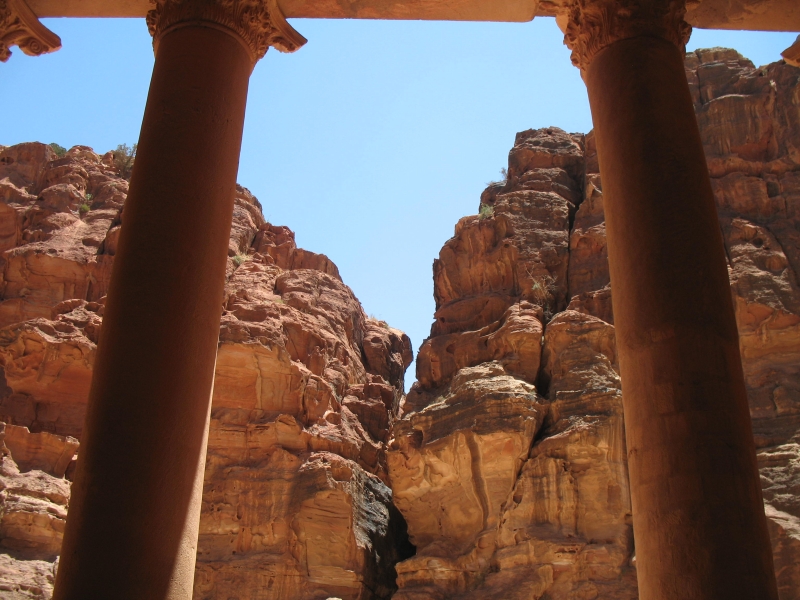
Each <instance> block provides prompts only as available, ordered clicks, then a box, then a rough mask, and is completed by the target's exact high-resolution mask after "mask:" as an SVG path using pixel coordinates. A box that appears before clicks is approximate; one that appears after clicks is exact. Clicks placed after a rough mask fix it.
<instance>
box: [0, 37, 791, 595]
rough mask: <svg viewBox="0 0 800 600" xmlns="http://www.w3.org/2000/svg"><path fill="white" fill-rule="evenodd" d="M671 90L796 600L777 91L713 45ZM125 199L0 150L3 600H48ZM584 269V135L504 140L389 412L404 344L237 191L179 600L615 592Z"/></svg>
mask: <svg viewBox="0 0 800 600" xmlns="http://www.w3.org/2000/svg"><path fill="white" fill-rule="evenodd" d="M686 69H687V77H688V78H689V82H690V86H691V89H692V93H693V97H694V101H695V108H696V110H697V115H698V120H699V123H700V127H701V132H702V135H703V140H704V143H705V146H706V154H707V157H708V162H709V167H710V170H711V174H712V183H713V186H714V190H715V194H716V198H717V202H718V207H719V211H720V227H721V228H722V231H723V233H724V238H725V243H726V251H727V254H728V258H729V268H730V278H731V290H732V294H733V297H734V299H735V303H736V311H737V319H738V324H739V329H740V335H741V348H742V356H743V360H744V367H745V375H746V378H747V385H748V393H749V398H750V404H751V412H752V415H753V419H754V430H755V435H756V443H757V446H758V449H759V460H760V465H761V474H762V483H763V489H764V498H765V507H766V511H767V515H768V517H769V526H770V533H771V535H772V540H773V548H774V555H775V563H776V570H777V574H778V580H779V585H780V588H781V598H782V600H798V599H800V593H798V590H800V384H798V374H799V373H798V371H800V335H799V332H800V288H798V273H800V271H798V269H800V233H799V232H800V209H798V207H799V206H800V113H799V112H798V109H797V106H798V104H800V100H799V99H800V83H799V82H800V69H797V68H794V67H790V66H787V65H785V64H783V63H776V64H773V65H769V66H767V67H763V68H761V69H756V68H754V67H753V65H752V64H751V63H750V62H749V61H747V60H746V59H744V58H742V57H741V56H739V55H738V54H737V53H735V52H734V51H730V50H721V49H713V50H703V51H698V52H696V53H690V54H689V55H687V59H686ZM126 195H127V182H126V181H125V180H124V179H122V178H120V177H118V174H117V172H116V169H115V167H114V161H113V156H111V155H110V154H107V155H105V156H98V155H97V154H95V153H94V152H93V151H91V149H89V148H86V147H75V148H73V149H71V150H70V151H69V152H68V154H67V155H66V156H65V157H62V158H58V157H56V156H55V155H54V154H53V152H52V150H51V149H50V148H49V147H48V146H45V145H43V144H34V143H32V144H21V145H18V146H14V147H10V148H2V147H0V253H2V254H0V256H1V258H0V269H2V273H3V275H2V295H1V296H0V366H1V367H2V373H3V377H4V379H3V381H2V384H3V385H2V386H0V421H2V422H3V423H5V425H0V597H3V598H6V597H7V598H15V599H16V598H49V597H50V595H51V593H52V582H53V576H54V572H55V569H56V568H57V556H58V552H59V548H60V543H61V536H62V532H63V526H64V519H65V516H66V511H67V509H68V505H69V485H70V483H69V482H70V478H71V475H72V473H73V471H74V465H75V461H76V456H77V454H78V453H79V452H80V447H79V440H80V437H81V433H82V431H81V429H82V423H83V416H84V411H85V405H86V398H87V395H88V389H89V384H90V381H91V373H92V365H93V364H94V360H95V353H96V343H97V340H98V333H99V329H100V327H101V326H102V316H103V307H104V300H105V298H104V296H105V291H106V287H107V284H108V279H109V275H110V269H111V267H112V265H113V260H114V254H115V252H116V241H117V239H118V235H119V231H120V227H122V226H124V203H125V198H126ZM605 248H606V241H605V225H604V213H603V191H602V181H601V180H600V176H599V167H598V164H597V156H596V152H595V149H594V140H593V136H592V135H591V134H589V135H582V134H568V133H565V132H563V131H561V130H559V129H556V128H550V129H543V130H535V131H533V130H532V131H526V132H522V133H520V134H518V135H517V139H516V141H515V144H514V147H513V149H512V150H511V153H510V155H509V167H508V178H507V179H506V180H505V181H502V182H498V183H495V184H491V185H490V186H489V187H488V188H487V189H486V191H485V192H484V193H483V194H482V196H481V203H480V207H479V215H478V216H474V217H465V218H464V219H462V220H461V221H459V223H458V224H457V225H456V231H455V236H454V237H453V238H452V239H451V240H449V241H448V242H447V243H446V244H445V246H444V248H443V249H442V251H441V254H440V257H439V259H438V260H437V261H436V262H435V264H434V294H435V300H436V313H435V322H434V324H433V327H432V331H431V337H430V338H429V339H428V340H426V341H425V342H424V343H423V345H422V347H421V348H420V352H419V356H418V361H417V382H416V383H415V384H414V386H413V388H412V390H411V392H410V393H409V394H408V395H407V396H404V395H403V394H402V390H403V376H404V372H405V369H406V367H407V366H408V365H409V364H410V361H411V347H410V342H409V340H408V338H407V337H406V336H405V335H404V334H402V332H400V331H398V330H396V329H392V328H391V327H389V326H388V325H387V324H386V323H383V322H380V321H376V320H374V319H370V318H368V317H366V316H365V315H364V313H363V310H362V309H361V306H360V304H359V303H358V300H357V299H356V298H355V297H354V296H353V294H352V292H351V290H350V289H349V288H348V287H347V286H346V285H344V284H343V283H342V281H341V278H340V276H339V274H338V271H337V269H336V266H335V265H334V264H333V263H332V262H331V261H330V260H328V259H327V258H326V257H324V256H322V255H319V254H314V253H312V252H308V251H304V250H302V249H300V248H297V246H296V244H295V242H294V236H293V234H292V232H291V231H290V230H288V229H287V228H285V227H276V226H273V225H271V224H269V223H266V222H265V221H264V218H263V216H262V213H261V210H260V206H259V204H258V201H257V200H256V199H255V198H254V197H253V196H252V195H251V194H250V193H249V192H248V191H247V190H245V189H244V188H240V189H239V190H238V193H237V198H236V204H235V214H234V225H233V229H232V231H231V239H230V247H229V263H228V280H227V285H226V294H225V304H224V313H223V318H222V324H221V327H220V346H219V356H218V361H217V371H216V381H215V389H214V397H213V409H212V422H211V431H210V436H209V452H208V459H207V464H206V481H205V486H204V498H203V510H202V516H201V524H200V540H199V552H198V563H197V570H196V584H195V597H196V598H199V599H200V598H202V599H208V600H211V599H220V598H254V597H258V598H267V599H270V598H271V599H274V600H279V599H280V600H289V599H300V598H303V599H305V598H320V599H325V598H329V597H338V598H342V599H372V598H389V597H394V598H397V599H415V600H422V599H425V600H428V599H432V600H435V599H437V598H439V599H456V598H458V599H475V600H477V599H479V598H480V599H483V598H496V599H498V600H499V599H503V600H512V599H515V598H518V599H525V600H530V599H536V598H549V599H553V600H557V599H567V598H614V599H615V600H617V599H620V600H624V599H626V598H630V599H634V598H636V597H637V592H636V567H635V548H634V546H633V532H632V528H631V519H630V501H629V490H628V481H627V469H626V451H625V439H624V423H623V417H622V387H621V383H620V379H619V376H618V372H617V360H616V350H615V341H614V326H613V323H614V320H613V314H612V309H611V289H610V285H609V276H608V267H607V254H606V249H605ZM406 528H407V530H406ZM411 543H413V544H414V545H415V546H416V553H415V551H414V546H412V545H411ZM397 587H399V589H397V591H396V592H395V589H396V588H397Z"/></svg>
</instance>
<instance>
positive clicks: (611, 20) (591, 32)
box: [556, 0, 692, 75]
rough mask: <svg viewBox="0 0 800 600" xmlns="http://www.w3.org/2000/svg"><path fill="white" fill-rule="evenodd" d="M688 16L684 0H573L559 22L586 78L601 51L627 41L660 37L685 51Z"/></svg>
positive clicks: (688, 29) (575, 59)
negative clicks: (641, 37)
mask: <svg viewBox="0 0 800 600" xmlns="http://www.w3.org/2000/svg"><path fill="white" fill-rule="evenodd" d="M685 14H686V2H685V0H574V1H573V2H572V3H571V4H570V5H569V7H568V11H567V12H565V13H561V14H560V15H558V16H557V17H556V22H557V23H558V26H559V27H560V28H561V30H562V31H563V32H564V44H566V46H567V47H568V48H569V49H570V50H572V64H573V65H575V66H576V67H578V68H579V69H580V70H581V75H584V74H585V73H586V69H587V68H588V66H589V65H590V64H591V62H592V59H594V57H595V56H596V55H597V53H598V52H600V51H601V50H603V49H604V48H606V47H608V46H609V45H611V44H613V43H614V42H618V41H620V40H624V39H628V38H634V37H639V36H650V37H659V38H662V39H665V40H667V41H669V42H672V43H673V44H675V45H676V46H677V47H678V49H679V50H680V51H681V52H682V53H683V52H685V49H686V42H688V41H689V36H690V35H691V33H692V27H691V25H689V24H688V23H687V22H686V21H684V19H683V18H684V15H685Z"/></svg>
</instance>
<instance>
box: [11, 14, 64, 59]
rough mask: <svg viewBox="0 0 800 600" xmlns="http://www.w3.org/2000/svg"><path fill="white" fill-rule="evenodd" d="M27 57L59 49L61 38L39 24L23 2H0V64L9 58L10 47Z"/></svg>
mask: <svg viewBox="0 0 800 600" xmlns="http://www.w3.org/2000/svg"><path fill="white" fill-rule="evenodd" d="M14 45H16V46H19V48H20V50H22V51H23V52H24V53H25V54H27V55H28V56H39V55H40V54H47V53H48V52H55V51H56V50H58V49H59V48H61V38H59V37H58V36H57V35H56V34H55V33H53V32H52V31H50V30H49V29H48V28H47V27H45V26H44V25H42V24H41V23H40V22H39V19H38V18H36V15H35V14H34V13H33V11H32V10H31V9H30V7H29V6H28V5H27V4H26V3H25V0H0V62H6V61H7V60H8V58H9V57H10V56H11V50H10V48H11V46H14Z"/></svg>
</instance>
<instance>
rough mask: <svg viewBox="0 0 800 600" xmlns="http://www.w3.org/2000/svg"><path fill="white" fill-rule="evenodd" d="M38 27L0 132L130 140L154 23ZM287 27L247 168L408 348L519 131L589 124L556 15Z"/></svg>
mask: <svg viewBox="0 0 800 600" xmlns="http://www.w3.org/2000/svg"><path fill="white" fill-rule="evenodd" d="M45 24H46V25H47V26H48V27H50V28H51V29H53V30H54V31H55V32H56V33H58V34H59V35H60V36H61V38H62V41H63V44H64V47H63V49H62V50H60V51H59V52H57V53H55V54H52V55H48V56H44V57H39V58H30V57H26V56H24V55H23V54H22V52H21V51H19V50H18V49H16V48H14V55H13V56H12V57H11V59H10V60H9V62H8V63H6V64H4V65H2V64H0V97H2V101H3V115H4V118H3V121H2V125H1V126H0V144H4V145H11V144H16V143H19V142H25V141H33V140H38V141H42V142H48V143H49V142H57V143H59V144H61V145H62V146H66V147H70V146H73V145H75V144H85V145H88V146H92V147H93V148H94V149H95V150H97V151H99V152H104V151H106V150H110V149H112V148H115V147H116V146H117V145H118V144H120V143H123V142H124V143H128V144H131V143H133V142H135V141H136V139H137V137H138V132H139V126H140V124H141V118H142V113H143V110H144V103H145V99H146V95H147V87H148V82H149V78H150V71H151V70H152V65H153V53H152V48H151V43H150V37H149V35H148V34H147V28H146V26H145V23H144V20H89V19H86V20H62V19H47V20H46V21H45ZM293 25H294V26H295V28H296V29H297V30H298V31H300V32H301V33H302V34H303V35H304V36H305V37H306V38H308V40H309V42H308V44H307V45H306V46H305V47H304V48H302V49H301V50H300V51H299V52H297V53H295V54H289V55H284V54H280V53H279V52H276V51H274V50H270V52H269V53H268V54H267V56H266V58H265V59H264V60H262V61H261V62H260V63H259V64H258V66H257V67H256V69H255V72H254V74H253V77H252V79H251V86H250V95H249V100H248V109H247V121H246V124H245V133H244V144H243V148H242V157H241V163H240V169H239V182H240V183H241V184H242V185H244V186H246V187H248V188H249V189H250V190H251V191H252V192H253V193H254V194H255V195H256V196H258V198H259V199H260V200H261V203H262V204H263V206H264V213H265V215H266V216H267V218H268V219H269V220H270V221H271V222H273V223H275V224H281V225H288V226H289V227H291V228H292V229H293V230H294V231H295V232H296V234H297V241H298V243H299V245H300V246H302V247H304V248H307V249H309V250H313V251H315V252H322V253H325V254H327V255H328V256H329V257H330V258H331V259H332V260H333V261H334V262H336V264H337V265H338V266H339V269H340V271H341V273H342V277H343V279H344V281H345V283H347V284H348V285H350V286H351V287H352V288H353V290H354V291H355V293H356V295H357V296H358V298H359V299H360V300H361V302H362V304H363V305H364V309H365V310H366V312H367V313H370V314H374V315H375V316H377V317H379V318H381V319H385V320H386V321H388V322H389V323H390V324H391V325H393V326H395V327H399V328H401V329H403V330H404V331H406V332H407V333H408V334H409V335H410V336H411V339H412V342H413V344H414V349H415V353H416V349H417V348H418V347H419V344H420V343H421V342H422V340H423V339H424V338H425V337H426V336H427V335H428V333H429V330H430V324H431V321H432V315H433V310H434V304H433V283H432V278H431V276H432V271H431V266H432V262H433V259H434V258H435V257H436V256H437V255H438V252H439V249H440V248H441V246H442V244H443V243H444V242H445V241H446V240H447V239H448V238H449V237H450V236H451V235H452V234H453V226H454V225H455V223H456V221H457V220H458V219H459V218H460V217H462V216H464V215H468V214H474V213H476V212H477V209H478V201H479V196H480V193H481V191H482V190H483V189H484V186H485V184H486V182H488V181H490V180H492V179H497V178H498V172H499V170H500V168H501V167H503V166H505V165H506V160H507V156H508V151H509V149H510V148H511V145H512V144H513V141H514V134H515V133H516V132H517V131H521V130H524V129H529V128H536V127H545V126H550V125H555V126H558V127H561V128H562V129H566V130H567V131H575V132H587V131H589V130H590V129H591V117H590V114H589V106H588V102H587V99H586V91H585V88H584V86H583V83H582V81H581V79H580V76H579V74H578V71H577V69H575V68H574V67H572V66H571V64H570V61H569V51H568V50H567V49H566V47H564V46H563V44H562V35H561V32H560V31H559V30H558V28H557V27H556V25H555V22H554V21H553V20H552V19H539V20H536V21H534V22H532V23H525V24H498V23H440V22H436V23H425V22H380V21H378V22H376V21H312V20H295V21H293ZM795 37H796V35H795V34H788V33H751V32H709V31H701V30H697V31H695V33H694V34H693V36H692V40H691V42H690V45H689V49H694V48H698V47H701V48H702V47H710V46H727V47H733V48H736V49H737V50H739V51H740V52H741V53H742V54H744V55H745V56H747V57H749V58H750V59H752V60H753V62H755V63H756V64H757V65H759V64H766V63H769V62H772V61H775V60H778V59H779V58H780V52H781V50H783V49H785V48H787V47H788V46H790V45H791V44H792V42H794V40H795ZM407 379H408V380H409V383H410V382H411V381H413V380H414V376H413V371H410V372H409V376H408V377H407Z"/></svg>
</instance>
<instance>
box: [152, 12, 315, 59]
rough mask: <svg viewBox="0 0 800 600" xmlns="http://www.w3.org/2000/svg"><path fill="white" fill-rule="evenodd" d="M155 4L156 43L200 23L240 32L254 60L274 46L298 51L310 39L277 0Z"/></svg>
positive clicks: (283, 49) (281, 49) (153, 30)
mask: <svg viewBox="0 0 800 600" xmlns="http://www.w3.org/2000/svg"><path fill="white" fill-rule="evenodd" d="M150 2H151V3H152V4H155V8H154V9H153V10H151V11H150V12H148V13H147V28H148V30H149V31H150V35H152V36H153V45H154V46H156V47H157V46H158V41H159V39H160V38H161V36H162V35H164V34H165V33H166V32H167V31H170V30H172V29H175V28H177V27H184V26H186V25H189V24H192V23H197V22H198V21H203V22H208V23H213V24H214V26H216V27H220V28H223V29H226V30H228V31H232V32H234V33H236V34H237V35H238V36H239V37H240V38H241V39H242V41H243V42H244V44H245V45H246V46H247V47H248V48H249V49H250V51H251V53H252V55H253V63H255V62H257V61H258V60H260V59H261V58H263V57H264V55H265V54H266V53H267V50H268V49H269V47H270V46H273V47H275V48H277V49H278V50H280V51H281V52H294V51H295V50H298V49H299V48H300V47H301V46H303V45H304V44H305V43H306V41H307V40H306V39H305V38H304V37H303V36H302V35H300V34H299V33H298V32H297V31H295V29H294V28H293V27H292V26H291V25H289V23H287V22H286V18H285V17H284V16H283V13H282V12H281V9H280V8H279V7H278V4H277V2H276V1H275V0H150Z"/></svg>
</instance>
